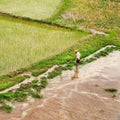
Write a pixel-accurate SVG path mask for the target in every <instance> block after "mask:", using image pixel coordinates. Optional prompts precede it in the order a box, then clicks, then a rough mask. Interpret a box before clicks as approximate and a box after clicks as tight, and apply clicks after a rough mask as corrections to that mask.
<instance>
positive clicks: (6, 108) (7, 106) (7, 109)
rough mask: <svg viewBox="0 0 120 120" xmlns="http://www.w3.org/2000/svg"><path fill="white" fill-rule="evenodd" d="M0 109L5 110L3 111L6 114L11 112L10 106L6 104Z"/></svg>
mask: <svg viewBox="0 0 120 120" xmlns="http://www.w3.org/2000/svg"><path fill="white" fill-rule="evenodd" d="M0 109H2V110H5V111H6V112H8V113H10V112H11V111H12V110H13V108H12V107H11V106H10V105H7V104H3V105H2V106H1V107H0Z"/></svg>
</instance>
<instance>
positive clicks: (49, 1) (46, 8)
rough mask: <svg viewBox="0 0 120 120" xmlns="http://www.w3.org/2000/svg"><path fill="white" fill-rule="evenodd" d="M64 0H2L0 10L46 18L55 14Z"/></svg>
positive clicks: (24, 15)
mask: <svg viewBox="0 0 120 120" xmlns="http://www.w3.org/2000/svg"><path fill="white" fill-rule="evenodd" d="M61 1H62V0H0V12H5V13H10V14H12V15H17V16H23V17H30V18H33V19H39V20H40V19H46V18H49V17H51V16H52V15H54V14H55V13H56V11H57V9H58V8H59V6H61Z"/></svg>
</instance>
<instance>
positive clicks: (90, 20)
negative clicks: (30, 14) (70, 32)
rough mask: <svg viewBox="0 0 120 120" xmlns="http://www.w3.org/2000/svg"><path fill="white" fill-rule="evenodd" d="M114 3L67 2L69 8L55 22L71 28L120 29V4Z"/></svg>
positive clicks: (106, 0)
mask: <svg viewBox="0 0 120 120" xmlns="http://www.w3.org/2000/svg"><path fill="white" fill-rule="evenodd" d="M113 1H115V0H89V1H88V0H66V3H67V4H70V5H69V7H68V8H67V9H65V10H63V11H62V13H60V14H59V15H57V16H58V17H57V18H56V19H55V20H54V22H55V23H57V24H61V25H64V26H69V27H81V26H84V27H85V28H87V27H89V28H96V29H99V30H105V29H111V28H112V29H113V28H120V9H119V8H120V4H119V3H118V2H113ZM116 1H117V0H116ZM64 8H66V6H64ZM52 22H53V21H52Z"/></svg>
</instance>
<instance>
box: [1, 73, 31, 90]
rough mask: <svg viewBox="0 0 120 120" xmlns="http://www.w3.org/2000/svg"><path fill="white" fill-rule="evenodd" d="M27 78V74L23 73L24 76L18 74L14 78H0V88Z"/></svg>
mask: <svg viewBox="0 0 120 120" xmlns="http://www.w3.org/2000/svg"><path fill="white" fill-rule="evenodd" d="M27 78H29V76H27V75H24V76H18V77H15V78H10V79H4V80H0V90H4V89H6V88H8V87H11V86H13V85H15V84H17V83H20V82H22V81H24V80H25V79H27Z"/></svg>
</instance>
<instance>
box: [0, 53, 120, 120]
mask: <svg viewBox="0 0 120 120" xmlns="http://www.w3.org/2000/svg"><path fill="white" fill-rule="evenodd" d="M119 59H120V52H119V51H116V52H113V53H111V54H109V56H107V57H105V58H100V59H98V60H96V61H94V62H92V63H89V64H87V65H84V66H78V67H74V69H73V70H72V71H69V70H68V71H65V72H63V73H62V75H61V76H58V77H56V78H54V79H53V80H51V81H50V83H49V85H48V86H47V88H46V89H44V90H43V91H42V94H43V95H44V98H43V99H41V100H34V99H30V100H29V101H28V102H26V103H16V104H15V106H14V110H13V112H12V113H10V114H9V113H5V112H0V120H120V60H119ZM106 88H115V89H117V90H118V91H117V92H116V93H110V92H106V91H105V90H104V89H106Z"/></svg>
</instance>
